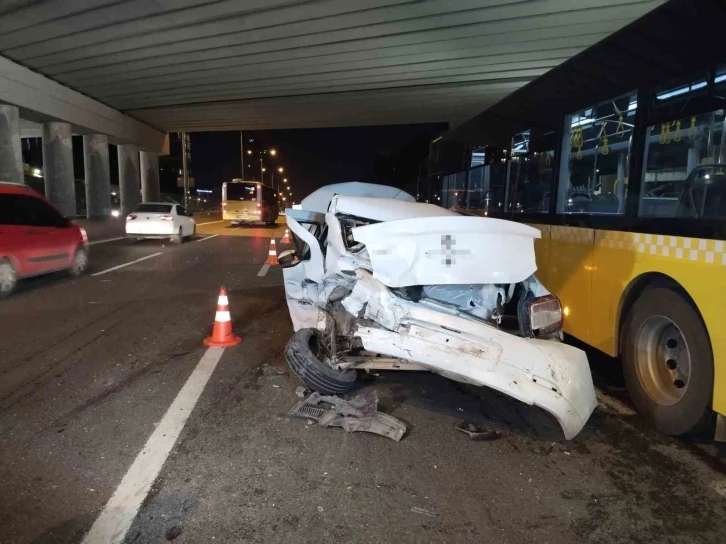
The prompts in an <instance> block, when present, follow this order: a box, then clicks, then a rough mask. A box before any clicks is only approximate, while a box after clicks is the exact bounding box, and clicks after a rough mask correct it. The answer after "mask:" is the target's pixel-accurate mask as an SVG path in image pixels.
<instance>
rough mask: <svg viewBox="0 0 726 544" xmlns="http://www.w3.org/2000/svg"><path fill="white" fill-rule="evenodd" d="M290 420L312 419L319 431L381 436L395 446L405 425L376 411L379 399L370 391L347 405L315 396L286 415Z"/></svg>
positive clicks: (333, 398)
mask: <svg viewBox="0 0 726 544" xmlns="http://www.w3.org/2000/svg"><path fill="white" fill-rule="evenodd" d="M288 416H290V417H299V418H304V419H312V420H315V421H317V422H318V425H321V426H322V427H343V429H345V430H346V431H347V432H349V433H352V432H367V433H375V434H380V435H381V436H385V437H387V438H390V439H391V440H395V441H396V442H398V441H399V440H401V438H402V437H403V435H404V434H405V433H406V425H404V424H403V423H402V422H401V421H399V420H398V419H396V418H395V417H393V416H389V415H388V414H384V413H381V412H379V411H378V395H377V394H376V392H375V391H369V392H366V393H363V394H361V395H358V396H356V397H353V398H352V399H350V400H349V401H347V400H344V399H341V398H339V397H334V396H324V395H320V394H319V393H317V392H315V393H313V394H312V395H310V396H309V397H308V398H307V399H304V400H301V401H300V402H298V403H297V404H296V405H295V406H293V407H292V410H290V412H289V413H288Z"/></svg>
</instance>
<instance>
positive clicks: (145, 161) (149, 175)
mask: <svg viewBox="0 0 726 544" xmlns="http://www.w3.org/2000/svg"><path fill="white" fill-rule="evenodd" d="M139 158H140V160H141V200H142V201H143V202H159V200H161V189H160V187H159V155H157V154H156V153H149V152H148V151H140V152H139Z"/></svg>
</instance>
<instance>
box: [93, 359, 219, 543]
mask: <svg viewBox="0 0 726 544" xmlns="http://www.w3.org/2000/svg"><path fill="white" fill-rule="evenodd" d="M222 353H224V348H218V347H210V348H209V349H207V351H206V352H205V353H204V356H203V357H202V359H201V360H200V361H199V364H197V367H196V368H195V369H194V371H193V372H192V375H191V376H189V379H188V380H187V382H186V383H185V384H184V387H182V388H181V390H180V391H179V394H177V396H176V398H175V399H174V402H172V403H171V406H169V409H168V410H167V411H166V414H164V417H163V418H162V419H161V421H160V422H159V424H158V426H157V427H156V429H155V430H154V432H153V433H151V436H150V437H149V440H148V441H147V442H146V445H145V446H144V449H142V450H141V452H140V453H139V455H138V456H137V457H136V459H135V460H134V462H133V464H132V465H131V468H129V470H128V472H127V473H126V475H125V476H124V477H123V479H122V480H121V483H120V484H119V486H118V487H117V488H116V491H115V492H114V494H113V496H112V497H111V499H110V500H109V501H108V502H107V503H106V506H105V507H104V509H103V511H102V512H101V514H100V515H99V516H98V518H97V519H96V522H95V523H94V524H93V527H91V530H90V531H89V532H88V534H87V535H86V538H84V539H83V543H84V544H96V543H99V544H100V543H104V544H105V543H109V542H110V543H116V542H123V540H124V537H125V536H126V532H127V531H128V530H129V528H130V527H131V524H132V523H133V521H134V518H135V517H136V514H137V513H138V511H139V508H140V507H141V504H142V503H143V502H144V500H145V499H146V496H147V495H148V494H149V491H150V490H151V486H152V485H153V483H154V481H155V480H156V478H157V476H158V475H159V472H160V471H161V468H162V467H163V466H164V462H165V461H166V459H167V457H168V456H169V453H170V452H171V449H172V448H173V447H174V444H175V443H176V440H177V438H179V434H180V433H181V431H182V429H183V428H184V425H185V424H186V421H187V419H188V418H189V415H190V414H191V413H192V410H193V409H194V406H195V405H196V403H197V400H198V399H199V396H200V395H201V394H202V391H204V387H205V386H206V385H207V382H208V381H209V378H210V377H211V375H212V372H214V369H215V368H216V367H217V363H218V362H219V359H220V358H221V357H222Z"/></svg>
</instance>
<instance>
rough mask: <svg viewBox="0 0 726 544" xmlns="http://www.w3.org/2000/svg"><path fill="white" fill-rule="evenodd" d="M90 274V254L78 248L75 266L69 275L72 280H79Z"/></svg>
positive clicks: (74, 259) (75, 255)
mask: <svg viewBox="0 0 726 544" xmlns="http://www.w3.org/2000/svg"><path fill="white" fill-rule="evenodd" d="M86 272H88V252H87V251H86V250H85V249H84V248H82V247H78V248H77V249H76V253H75V254H74V255H73V264H72V265H71V267H70V268H69V269H68V274H69V275H70V276H71V277H72V278H77V277H79V276H82V275H83V274H85V273H86Z"/></svg>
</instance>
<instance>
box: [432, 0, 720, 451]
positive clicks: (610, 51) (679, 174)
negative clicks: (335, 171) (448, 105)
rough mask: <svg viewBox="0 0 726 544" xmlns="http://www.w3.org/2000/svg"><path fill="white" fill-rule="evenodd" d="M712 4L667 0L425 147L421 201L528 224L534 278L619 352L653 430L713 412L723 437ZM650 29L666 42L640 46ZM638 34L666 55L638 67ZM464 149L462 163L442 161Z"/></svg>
mask: <svg viewBox="0 0 726 544" xmlns="http://www.w3.org/2000/svg"><path fill="white" fill-rule="evenodd" d="M717 4H718V3H717V2H710V1H706V2H703V3H699V10H698V11H697V12H696V11H694V10H693V9H691V8H690V7H689V4H688V3H686V2H682V1H676V2H672V3H669V4H666V5H664V6H663V7H662V8H659V9H657V10H655V11H654V12H652V13H651V14H650V15H647V16H645V17H644V18H642V19H640V20H638V21H636V22H635V23H633V24H632V25H630V26H629V27H626V28H625V29H624V30H622V31H620V32H618V33H616V34H614V35H613V36H611V37H609V38H607V39H606V40H604V41H602V42H600V43H599V44H596V45H595V46H593V47H592V48H590V49H588V50H586V51H585V52H583V53H581V54H580V55H578V56H576V57H574V58H573V59H571V60H570V61H568V62H566V63H564V64H562V65H560V66H559V67H558V68H555V69H554V70H552V71H551V72H548V73H547V74H545V75H544V76H542V77H540V78H539V79H537V80H535V81H534V82H532V83H530V84H528V85H526V86H525V87H523V88H522V89H520V90H519V91H517V92H515V93H513V94H512V95H510V96H509V97H507V98H505V99H504V100H503V101H501V102H499V103H498V104H495V105H494V106H492V107H491V108H489V109H488V110H486V111H485V112H483V113H481V114H480V115H478V116H476V117H475V118H473V119H472V120H470V121H468V122H466V123H464V124H463V125H460V126H459V127H457V128H456V129H454V130H452V131H450V132H449V133H447V134H445V135H444V136H443V137H442V138H441V139H440V140H438V141H436V142H434V143H433V144H432V171H433V172H434V175H433V176H432V178H431V179H430V181H431V183H430V185H429V192H428V198H429V200H431V201H433V202H437V203H440V204H441V205H443V206H445V207H454V208H455V209H458V210H461V211H464V212H465V213H475V214H480V215H486V216H494V217H503V218H507V219H514V220H517V221H522V222H526V223H529V224H531V225H533V226H535V227H537V228H538V229H540V231H541V233H542V238H541V239H540V240H538V241H537V242H536V243H535V249H536V257H537V267H538V272H537V275H538V277H539V278H540V280H541V281H542V282H543V283H544V285H545V286H546V287H547V288H548V289H550V290H551V291H552V292H553V293H555V294H556V295H557V296H558V297H559V298H560V300H561V302H562V306H563V313H564V329H565V332H566V333H568V334H569V335H571V336H573V337H575V338H577V339H578V340H580V341H582V342H584V343H586V344H589V345H590V346H592V347H594V348H597V349H599V350H601V351H602V352H604V353H606V354H608V355H610V356H612V357H619V359H620V361H621V364H622V367H623V373H624V377H625V382H626V386H627V389H628V392H629V394H630V396H631V398H632V400H633V404H634V405H635V407H636V409H637V410H638V411H639V412H640V413H642V414H644V415H645V416H646V417H647V418H649V419H650V420H651V421H652V422H653V423H654V425H655V426H656V427H657V428H658V429H660V430H662V431H664V432H666V433H669V434H673V435H683V434H688V433H692V432H697V431H702V430H704V429H709V430H711V429H713V428H714V422H715V423H716V426H715V429H716V436H717V438H718V439H720V440H726V417H725V416H726V332H725V331H724V329H725V328H726V313H725V310H726V251H725V249H724V244H725V242H726V115H725V113H724V112H726V50H723V49H720V48H713V47H712V46H711V45H709V44H710V41H709V40H710V39H712V36H713V35H714V34H711V33H710V31H712V30H715V28H711V26H712V25H713V24H714V23H711V22H708V14H709V13H711V12H710V11H709V10H719V9H723V7H722V6H717ZM716 14H717V11H714V12H713V13H711V16H712V17H714V18H717V17H716ZM704 15H705V16H706V19H704ZM720 20H722V19H720ZM668 21H671V23H668ZM669 24H670V25H671V26H668V25H669ZM664 25H665V26H664ZM704 25H705V26H704ZM656 27H657V34H658V36H667V40H665V41H663V42H660V41H657V40H656V42H657V43H653V29H654V28H656ZM684 29H688V30H684ZM645 36H647V37H648V40H646V39H645V38H644V37H645ZM666 44H667V45H666ZM646 45H647V46H648V50H650V49H656V50H657V49H658V47H663V50H665V51H667V53H662V55H661V56H659V57H658V58H657V59H653V62H652V63H649V59H648V58H647V56H646V57H644V56H643V55H642V54H641V53H642V52H643V51H644V50H645V49H644V48H645V46H646ZM695 53H697V54H695ZM702 53H703V54H702ZM684 67H687V68H684ZM585 74H586V76H587V77H584V75H585ZM578 78H579V79H578ZM457 150H458V154H457ZM461 156H464V157H466V159H465V160H467V161H468V164H469V165H470V166H469V167H468V168H467V169H465V170H463V171H461V170H458V171H456V170H454V169H451V168H450V167H448V168H447V161H448V164H456V162H457V161H458V162H459V164H460V163H461V158H460V157H461ZM451 157H455V158H454V159H453V160H451ZM457 157H458V158H457ZM437 169H438V170H437ZM447 170H448V173H447ZM714 413H715V414H716V417H714Z"/></svg>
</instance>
